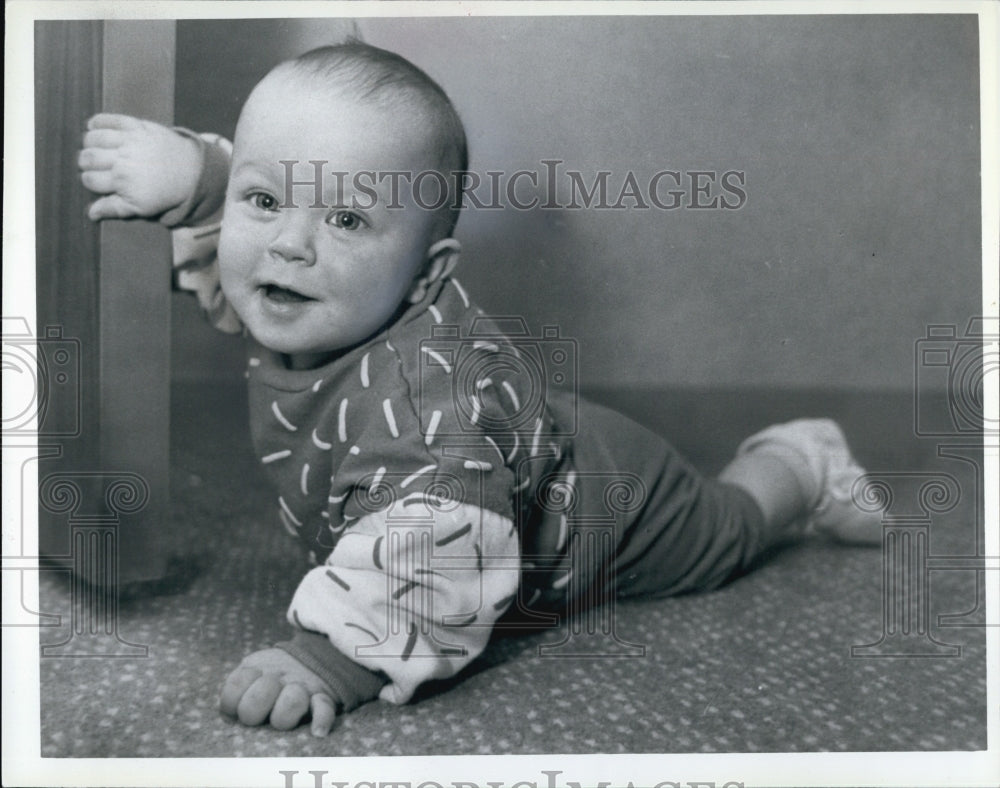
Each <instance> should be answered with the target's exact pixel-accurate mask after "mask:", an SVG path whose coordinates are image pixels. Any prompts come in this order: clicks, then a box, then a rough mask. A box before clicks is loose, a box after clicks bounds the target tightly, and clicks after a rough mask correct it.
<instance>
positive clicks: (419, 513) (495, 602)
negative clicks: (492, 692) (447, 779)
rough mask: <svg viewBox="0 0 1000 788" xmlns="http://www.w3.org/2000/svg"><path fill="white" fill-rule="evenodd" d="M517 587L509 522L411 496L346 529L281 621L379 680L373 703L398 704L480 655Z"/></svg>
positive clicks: (512, 531)
mask: <svg viewBox="0 0 1000 788" xmlns="http://www.w3.org/2000/svg"><path fill="white" fill-rule="evenodd" d="M518 580H519V550H518V536H517V531H516V528H515V527H514V524H513V522H512V521H511V520H510V519H509V518H505V517H501V516H500V515H498V514H496V513H494V512H491V511H489V510H486V509H482V508H480V507H477V506H473V505H470V504H464V503H458V502H454V501H449V500H445V499H440V498H436V497H434V496H431V495H425V494H415V495H411V496H407V497H405V498H403V499H400V500H396V501H394V502H393V503H392V505H391V506H389V507H388V508H387V509H384V510H382V511H379V512H373V513H371V514H369V515H366V516H365V517H363V518H361V519H360V520H359V521H358V522H356V523H354V524H353V526H352V527H351V528H350V530H349V531H347V532H346V533H345V534H344V535H343V536H342V538H341V539H340V540H339V541H338V543H337V545H336V547H335V548H334V550H333V552H332V553H331V554H330V556H329V557H328V558H327V560H326V563H325V564H324V565H322V566H319V567H316V568H314V569H312V570H311V571H310V572H309V573H308V574H307V575H306V576H305V578H304V579H303V580H302V582H301V583H300V584H299V587H298V589H297V590H296V592H295V595H294V597H293V599H292V602H291V605H290V607H289V611H288V618H289V621H290V622H291V623H292V624H293V625H295V626H296V627H298V628H300V629H303V630H309V631H314V632H321V633H323V634H324V635H326V636H327V637H328V638H329V641H330V643H331V644H332V645H333V646H334V647H335V648H336V649H337V650H338V651H339V652H340V653H342V654H345V655H347V656H348V657H350V658H351V659H352V660H354V661H355V662H356V663H358V664H359V665H361V666H362V667H365V668H367V669H368V670H369V671H372V672H381V673H384V674H385V675H386V676H388V677H389V683H388V684H386V686H385V687H383V688H382V690H381V692H380V697H381V698H382V699H384V700H388V701H390V702H392V703H405V702H406V701H408V700H409V699H410V698H411V697H412V695H413V693H414V691H415V690H416V688H417V687H418V686H419V685H420V684H421V683H423V682H425V681H428V680H430V679H440V678H446V677H449V676H452V675H454V674H455V673H457V672H458V671H459V670H461V669H462V668H463V667H465V666H466V665H467V664H468V663H469V662H471V661H472V660H473V659H475V658H476V657H477V656H478V655H479V654H480V653H481V652H482V650H483V649H484V648H485V646H486V643H487V642H488V640H489V637H490V633H491V632H492V629H493V626H494V624H495V623H496V621H497V619H498V618H499V617H500V616H501V615H502V614H503V613H504V611H505V610H506V609H507V608H508V607H509V606H510V604H511V602H513V600H514V598H515V597H516V594H517V587H518Z"/></svg>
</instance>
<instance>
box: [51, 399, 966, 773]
mask: <svg viewBox="0 0 1000 788" xmlns="http://www.w3.org/2000/svg"><path fill="white" fill-rule="evenodd" d="M607 399H608V398H607V397H606V398H605V400H607ZM612 399H613V398H612ZM623 402H625V400H623ZM626 404H627V403H626ZM245 414H246V401H245V394H243V393H241V392H240V391H238V390H235V389H233V388H229V387H206V386H203V385H202V386H194V385H188V386H178V387H177V388H176V390H175V392H174V405H173V413H172V435H173V446H172V462H171V464H172V470H171V488H172V489H171V496H172V505H173V515H172V519H171V522H170V523H169V524H168V526H169V527H170V528H172V529H174V531H175V533H176V535H177V539H175V540H174V542H175V544H183V545H186V549H185V550H184V551H183V555H182V556H180V558H181V560H180V561H179V562H178V564H177V566H178V572H177V576H176V577H175V578H174V579H172V580H170V581H168V582H166V583H163V584H161V585H160V586H159V587H155V588H144V589H143V588H137V589H124V590H123V593H122V594H121V595H120V598H119V599H118V611H117V617H116V625H115V626H116V630H115V632H116V637H117V639H118V640H120V641H123V642H124V643H130V644H135V645H138V646H142V647H145V649H146V652H147V653H146V654H145V656H128V655H127V654H125V655H123V656H118V657H110V656H107V655H106V654H107V652H106V651H101V650H99V649H100V648H105V649H106V644H107V639H102V640H100V642H99V643H98V641H97V640H96V639H94V638H92V637H88V635H87V633H86V632H84V633H82V634H81V633H79V632H75V631H74V629H73V609H72V605H73V593H72V589H73V585H72V583H71V581H70V578H69V573H68V572H66V571H63V570H52V571H43V572H42V573H41V580H40V584H41V609H42V612H43V613H45V614H49V615H56V616H60V625H59V626H52V627H43V628H42V630H41V641H42V643H43V645H44V644H50V645H51V644H58V643H66V642H70V641H72V642H73V645H74V649H75V651H76V652H77V653H87V649H88V648H93V649H95V650H96V651H95V652H94V653H97V654H103V655H104V656H102V657H97V658H91V659H88V658H80V657H63V656H46V657H43V658H42V660H41V754H42V756H43V757H54V758H63V757H77V758H79V757H87V758H107V757H136V758H142V757H165V756H170V757H209V756H216V757H233V756H265V755H266V756H300V757H301V756H348V755H352V756H368V755H430V754H499V753H504V754H509V753H584V752H586V753H679V752H690V753H701V752H780V751H785V752H815V751H894V750H934V751H944V750H977V749H984V748H985V746H986V668H985V642H984V630H983V628H982V626H981V623H982V616H981V611H978V610H977V609H976V608H977V600H978V597H977V593H978V592H979V588H978V584H977V572H976V571H975V570H974V569H969V568H961V567H959V568H952V569H950V570H949V569H946V568H937V569H934V570H933V571H929V572H928V574H927V577H929V578H930V584H929V586H928V587H927V588H926V589H924V593H925V596H924V597H923V598H924V601H925V603H926V604H927V605H928V611H929V618H928V619H927V620H928V621H929V623H930V628H929V631H926V632H917V631H911V632H909V633H906V634H905V636H904V637H900V638H897V641H898V642H896V645H897V646H898V648H897V651H898V650H900V649H902V650H903V652H904V653H905V654H906V656H902V657H894V658H870V657H865V656H861V655H859V654H855V655H854V656H852V646H863V645H865V644H872V643H875V642H877V641H879V640H880V638H882V636H883V633H884V630H885V626H886V624H885V619H884V610H883V597H884V588H883V568H884V559H883V551H882V550H880V549H877V548H876V549H866V548H850V547H839V546H835V545H831V544H827V543H823V542H819V541H808V542H802V543H798V544H795V545H792V546H789V547H786V548H782V549H780V550H777V551H775V552H774V553H772V554H770V555H768V556H767V557H765V559H763V560H762V561H761V564H760V566H759V567H758V568H757V569H756V570H755V571H754V572H752V573H750V574H747V575H745V576H743V577H741V578H739V579H737V580H735V581H734V582H732V583H730V584H729V585H727V586H725V587H724V588H722V589H720V590H717V591H713V592H710V593H704V594H693V595H688V596H682V597H676V598H672V599H667V600H657V601H631V602H628V603H624V604H619V605H617V607H616V608H615V610H614V616H613V623H614V626H613V636H612V635H608V636H606V637H605V638H604V639H603V641H602V644H603V645H602V648H603V649H604V651H605V652H616V653H607V654H606V655H605V656H600V657H596V658H595V657H590V658H580V657H568V656H565V654H561V653H559V649H558V648H555V649H554V650H555V651H556V653H555V654H551V653H549V652H547V651H546V650H545V649H544V648H542V647H545V646H548V647H550V649H549V651H552V650H553V648H552V647H558V646H559V644H560V643H562V644H564V645H563V650H564V651H565V648H566V645H565V643H566V642H569V643H570V644H572V643H573V642H574V641H573V638H574V637H578V636H577V635H575V634H574V632H575V630H574V623H575V622H572V621H570V622H561V623H560V625H558V626H556V627H554V628H549V629H545V630H538V631H523V630H519V631H502V632H498V633H497V635H496V637H495V638H494V639H493V641H492V642H491V644H490V646H489V647H488V649H487V651H486V652H485V654H483V655H482V656H481V657H480V658H479V659H478V660H477V661H476V662H475V663H474V664H473V665H471V666H470V667H469V669H468V670H466V671H465V672H464V673H463V674H461V675H460V676H458V677H456V678H455V679H453V680H450V681H448V682H442V683H440V684H438V685H436V686H434V687H431V688H430V689H428V690H427V691H424V692H421V694H420V696H419V698H418V699H417V701H416V702H414V703H412V704H410V705H407V706H402V707H397V706H392V705H390V704H387V703H383V702H375V703H370V704H368V705H366V706H363V707H362V708H360V709H358V710H357V711H355V712H354V713H352V714H350V715H348V716H346V717H344V718H343V719H341V720H339V721H338V722H337V724H336V726H335V728H334V731H333V732H332V734H331V735H330V736H329V737H328V738H326V739H324V740H318V739H315V738H313V737H312V736H310V734H309V732H308V729H307V728H306V727H300V728H299V729H296V730H294V731H291V732H284V733H281V732H275V731H272V730H270V729H268V728H246V727H243V726H241V725H239V724H237V723H235V722H233V721H230V720H227V719H224V718H223V717H221V716H220V715H219V713H218V710H217V698H218V691H219V687H220V683H221V681H222V680H223V678H224V677H225V675H226V674H227V672H228V671H229V670H231V669H232V668H233V667H234V666H235V665H236V664H237V663H238V662H239V660H240V659H241V657H242V656H243V655H244V654H246V653H248V652H250V651H252V650H256V649H259V648H263V647H266V646H269V645H271V644H272V643H273V642H274V641H275V640H280V639H283V638H285V637H287V634H288V627H287V625H286V623H285V621H284V612H285V608H286V605H287V602H288V600H289V598H290V596H291V594H292V591H293V590H294V588H295V585H296V583H297V580H298V578H299V576H300V573H301V566H302V564H301V561H302V557H301V554H300V552H299V550H298V547H297V545H296V544H295V543H294V542H293V541H292V540H291V539H290V538H289V537H288V535H287V534H286V533H285V531H284V530H283V529H282V528H281V527H280V526H278V525H276V518H275V517H274V510H273V496H272V495H271V493H270V492H269V490H268V487H267V485H266V483H265V481H264V479H263V476H262V474H261V472H260V469H259V467H258V466H257V464H256V462H255V460H254V457H253V454H252V452H251V449H250V445H249V438H248V435H247V431H246V422H245V419H246V416H245ZM848 426H850V425H848ZM848 433H849V435H851V430H850V429H848ZM737 437H738V436H734V442H735V440H736V439H737ZM854 437H855V436H852V440H853V438H854ZM939 462H942V463H943V462H945V461H944V460H940V461H939ZM947 465H948V469H949V472H950V473H956V470H955V468H953V467H952V466H960V465H961V463H955V462H953V461H951V462H948V463H947ZM959 470H960V469H959ZM973 485H974V480H971V479H970V480H967V486H966V488H965V489H973V488H974V487H973ZM976 518H977V502H976V500H975V496H974V495H965V496H964V497H963V498H962V500H960V501H959V502H958V504H957V506H956V507H955V508H954V509H953V510H952V511H949V512H947V513H944V514H940V515H937V516H936V517H935V518H934V519H933V522H932V528H931V529H930V537H931V538H930V550H929V553H930V555H932V556H956V555H968V554H970V553H971V554H974V553H975V550H976V537H975V527H976ZM959 563H961V562H959ZM943 566H944V564H942V567H943ZM894 582H896V583H898V582H903V581H902V580H899V579H898V578H897V580H896V581H891V582H890V583H889V588H890V590H891V589H892V588H895V586H894V585H893V583H894ZM940 616H946V617H947V616H951V618H950V619H947V620H939V617H940ZM576 623H577V624H578V623H579V622H576ZM947 623H950V624H959V625H960V626H944V624H947ZM977 624H980V626H977ZM584 631H586V630H585V629H584ZM935 643H937V644H946V645H949V646H953V647H954V648H953V649H951V651H952V652H953V653H952V655H951V656H936V657H933V656H931V657H928V656H926V655H925V656H922V657H918V656H915V654H916V653H918V652H920V651H921V650H923V651H928V650H930V651H932V652H935V653H938V652H942V651H943V650H944V649H943V647H941V646H940V645H934V644H935ZM102 644H103V645H102ZM636 647H641V648H636ZM133 650H134V649H133ZM121 651H122V652H128V651H130V649H129V648H128V647H127V646H126V645H122V646H121ZM636 653H641V656H634V655H633V656H627V655H628V654H636Z"/></svg>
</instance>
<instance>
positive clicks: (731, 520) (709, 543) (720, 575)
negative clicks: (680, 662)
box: [573, 401, 881, 597]
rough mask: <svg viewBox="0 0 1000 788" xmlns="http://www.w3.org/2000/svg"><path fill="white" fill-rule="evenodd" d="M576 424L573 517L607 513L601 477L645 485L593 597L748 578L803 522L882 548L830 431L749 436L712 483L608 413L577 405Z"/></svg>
mask: <svg viewBox="0 0 1000 788" xmlns="http://www.w3.org/2000/svg"><path fill="white" fill-rule="evenodd" d="M578 423H579V424H580V430H579V434H578V435H577V437H576V438H575V439H574V445H573V460H574V464H575V468H576V469H577V486H578V488H579V494H580V504H579V507H578V508H579V510H580V511H581V512H583V513H584V514H589V513H592V512H596V513H600V512H603V511H604V508H603V507H604V506H605V505H606V503H605V490H604V489H603V487H602V486H601V484H600V480H601V479H603V478H604V476H606V475H607V474H608V473H614V472H615V471H622V470H628V471H629V472H630V473H632V474H635V475H636V476H638V477H639V478H640V479H641V480H642V487H643V494H642V504H641V506H639V507H638V508H635V509H633V510H631V511H630V512H628V513H627V514H625V515H622V516H620V519H619V524H618V525H617V526H616V545H615V557H614V561H613V566H611V567H609V568H608V569H607V570H606V571H605V572H604V573H601V574H599V575H598V576H597V577H596V582H597V584H598V585H599V586H600V588H599V589H598V593H599V594H604V595H607V594H615V595H617V596H622V597H624V596H672V595H675V594H682V593H687V592H691V591H699V590H707V589H710V588H715V587H717V586H719V585H721V584H723V583H725V582H726V581H728V580H730V579H731V578H733V577H736V576H738V575H740V574H742V573H744V572H746V571H747V570H748V569H750V568H751V567H752V566H753V564H754V563H755V562H756V560H757V558H758V557H759V556H760V555H761V554H762V553H763V552H764V551H765V550H766V549H768V548H769V547H771V546H773V545H775V544H777V543H779V542H781V541H784V540H785V539H787V538H789V537H795V536H798V535H800V534H801V533H802V531H803V529H801V528H798V527H797V526H796V524H797V523H798V522H801V521H803V520H806V521H811V522H812V524H813V526H814V528H815V530H816V531H817V532H822V533H826V534H830V535H833V536H835V537H838V538H841V539H844V538H847V539H848V540H850V541H856V542H877V541H878V540H880V539H881V527H880V522H879V520H878V518H877V517H875V516H871V515H867V514H863V513H862V512H860V510H857V509H855V508H854V507H853V506H852V504H851V501H850V488H851V484H853V482H854V480H855V479H856V478H857V477H858V476H860V475H861V474H862V473H863V471H862V470H861V468H859V467H858V466H857V465H856V464H855V463H854V462H853V460H852V459H851V456H850V452H849V451H847V447H846V444H845V443H844V441H843V436H842V435H841V434H840V431H839V429H838V428H837V427H836V425H834V424H833V423H832V422H805V423H798V422H794V423H793V425H792V426H789V425H780V426H778V427H772V428H770V429H769V430H766V431H765V432H763V433H759V434H758V435H755V436H753V438H751V439H749V440H747V441H745V442H744V443H743V445H742V446H741V447H740V450H739V456H737V458H736V459H735V460H734V461H733V462H732V463H731V464H730V465H729V467H727V468H726V470H725V471H724V472H723V474H722V476H721V478H719V479H712V478H708V477H706V476H704V475H703V474H701V473H700V472H699V471H698V470H697V469H696V468H694V467H693V466H692V465H691V464H690V463H689V462H687V461H686V460H685V459H684V458H683V457H682V456H681V455H680V454H679V453H678V452H677V450H676V449H674V448H673V447H672V446H671V445H670V444H669V443H668V442H667V441H665V440H664V439H663V438H662V437H660V436H659V435H656V434H655V433H653V432H651V431H649V430H647V429H645V428H644V427H642V426H641V425H639V424H636V423H635V422H633V421H631V420H630V419H628V418H626V417H625V416H622V415H621V414H619V413H615V412H614V411H610V410H608V409H606V408H602V407H600V406H597V405H594V404H592V403H589V402H585V401H580V402H579V422H578ZM806 425H812V426H811V427H807V426H806ZM802 433H804V434H805V435H806V436H809V439H808V440H806V439H803V435H802ZM774 447H778V448H774ZM804 455H809V456H808V457H807V456H804ZM799 466H803V467H802V468H800V467H799ZM805 468H809V469H810V471H809V472H806V471H805V470H804V469H805ZM835 471H836V472H835ZM813 474H815V475H813ZM595 483H596V484H595ZM834 483H836V484H834ZM845 489H846V500H845V499H844V494H843V491H844V490H845Z"/></svg>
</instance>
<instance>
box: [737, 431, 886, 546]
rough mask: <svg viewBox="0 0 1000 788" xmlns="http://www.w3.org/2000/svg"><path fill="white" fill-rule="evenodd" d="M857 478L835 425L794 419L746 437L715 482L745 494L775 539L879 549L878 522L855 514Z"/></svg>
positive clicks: (868, 515)
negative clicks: (808, 538) (817, 538)
mask: <svg viewBox="0 0 1000 788" xmlns="http://www.w3.org/2000/svg"><path fill="white" fill-rule="evenodd" d="M863 473H864V470H863V469H862V468H861V467H860V466H859V465H858V463H857V462H856V461H855V460H854V457H853V456H852V455H851V451H850V449H849V448H848V446H847V441H846V439H845V438H844V434H843V432H841V430H840V427H838V426H837V424H836V423H835V422H833V421H831V420H829V419H800V420H797V421H791V422H788V423H787V424H777V425H774V426H772V427H768V428H767V429H766V430H764V431H762V432H759V433H757V434H756V435H753V436H751V437H750V438H747V440H745V441H744V442H743V443H742V444H741V446H740V448H739V449H738V451H737V454H736V458H735V459H734V460H733V461H732V462H731V463H730V464H729V465H728V466H727V467H726V468H725V469H724V470H723V471H722V473H721V474H720V475H719V478H720V479H721V480H722V481H724V482H727V483H729V484H735V485H737V486H739V487H741V488H742V489H744V490H746V491H747V492H748V493H750V495H751V497H753V499H754V500H755V501H756V502H757V505H758V506H760V508H761V511H762V513H763V514H764V519H765V522H766V523H767V527H768V528H769V529H770V530H773V531H776V532H777V533H778V534H779V535H781V534H787V535H790V536H795V535H797V534H800V533H813V532H815V533H818V534H822V535H826V536H829V537H832V538H834V539H837V540H839V541H842V542H848V543H854V544H879V543H880V542H881V540H882V527H881V519H880V517H879V516H878V515H876V514H872V513H869V512H865V511H863V510H861V509H859V508H858V507H857V506H856V505H855V503H854V501H853V499H852V495H851V488H852V486H853V484H854V482H855V481H856V480H857V479H858V477H860V476H861V475H862V474H863Z"/></svg>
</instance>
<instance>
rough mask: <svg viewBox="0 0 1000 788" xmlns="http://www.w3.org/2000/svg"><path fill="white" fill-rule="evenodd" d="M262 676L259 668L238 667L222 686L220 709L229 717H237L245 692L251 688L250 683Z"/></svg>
mask: <svg viewBox="0 0 1000 788" xmlns="http://www.w3.org/2000/svg"><path fill="white" fill-rule="evenodd" d="M260 676H261V672H260V671H259V670H257V668H243V667H239V668H236V670H234V671H233V672H232V673H230V674H229V676H228V677H227V678H226V683H225V684H224V685H223V687H222V695H221V696H220V697H219V710H220V711H221V712H222V713H223V714H226V715H228V716H229V717H235V716H236V711H237V709H238V708H239V705H240V699H241V698H242V697H243V693H245V692H246V691H247V690H248V689H250V685H251V684H253V683H254V682H255V681H256V680H257V679H259V678H260Z"/></svg>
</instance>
